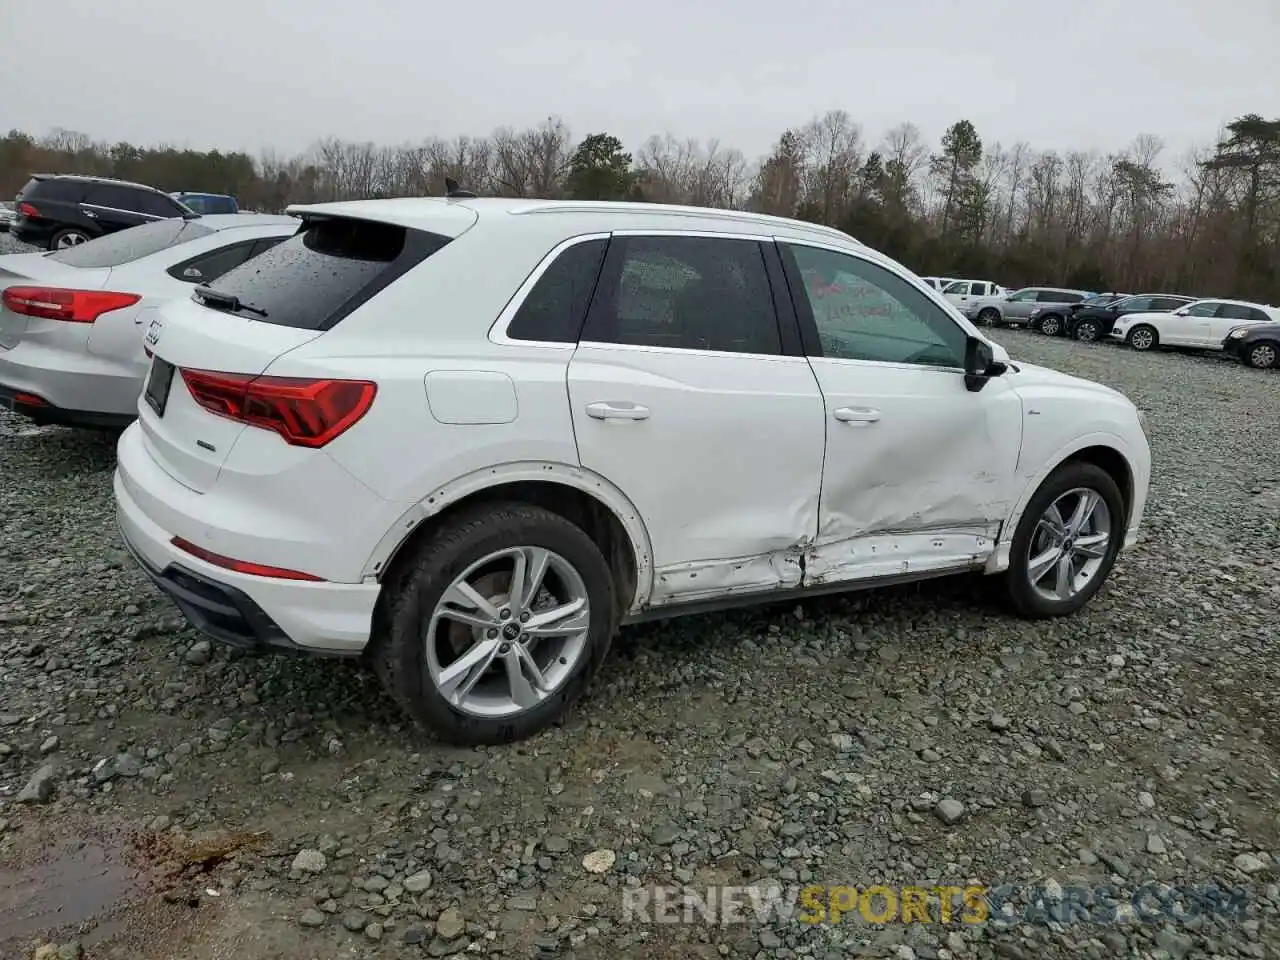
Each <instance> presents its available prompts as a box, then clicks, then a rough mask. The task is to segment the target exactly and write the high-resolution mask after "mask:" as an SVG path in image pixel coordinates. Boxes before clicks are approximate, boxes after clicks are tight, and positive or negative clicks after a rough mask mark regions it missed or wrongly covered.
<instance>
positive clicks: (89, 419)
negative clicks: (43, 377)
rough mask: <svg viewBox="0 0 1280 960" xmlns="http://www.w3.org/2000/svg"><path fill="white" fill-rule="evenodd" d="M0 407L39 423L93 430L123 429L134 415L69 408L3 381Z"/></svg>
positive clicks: (0, 387) (39, 424) (40, 424)
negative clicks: (7, 384)
mask: <svg viewBox="0 0 1280 960" xmlns="http://www.w3.org/2000/svg"><path fill="white" fill-rule="evenodd" d="M0 410H12V411H13V412H14V413H20V414H22V415H23V416H24V417H27V418H28V419H29V420H31V421H32V422H33V423H35V424H36V425H37V426H41V427H45V426H57V427H86V428H89V429H92V430H123V429H124V428H125V427H127V426H128V425H129V424H130V423H132V422H133V420H134V418H133V417H131V416H124V415H121V414H115V413H100V412H98V411H96V410H69V409H67V408H66V407H59V406H55V405H54V404H51V403H49V401H47V400H45V399H44V397H42V396H40V395H39V394H36V393H33V392H31V391H29V390H18V389H16V388H13V387H10V386H6V385H5V384H3V383H0Z"/></svg>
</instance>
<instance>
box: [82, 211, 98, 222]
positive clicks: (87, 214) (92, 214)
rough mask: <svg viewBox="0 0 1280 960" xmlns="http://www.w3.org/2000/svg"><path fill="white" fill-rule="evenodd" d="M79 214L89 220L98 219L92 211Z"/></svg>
mask: <svg viewBox="0 0 1280 960" xmlns="http://www.w3.org/2000/svg"><path fill="white" fill-rule="evenodd" d="M80 212H81V213H83V214H84V215H85V216H86V217H88V218H89V219H90V220H97V219H98V215H97V214H96V213H94V212H93V211H92V210H81V211H80Z"/></svg>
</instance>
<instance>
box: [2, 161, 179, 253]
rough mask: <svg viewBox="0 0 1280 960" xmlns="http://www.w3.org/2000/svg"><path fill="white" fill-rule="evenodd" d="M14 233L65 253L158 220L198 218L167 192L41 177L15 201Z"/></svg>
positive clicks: (96, 179)
mask: <svg viewBox="0 0 1280 960" xmlns="http://www.w3.org/2000/svg"><path fill="white" fill-rule="evenodd" d="M14 211H15V213H16V214H17V216H16V217H15V218H14V221H13V226H12V227H11V228H10V230H11V232H12V233H13V235H14V236H15V237H16V238H17V239H19V240H21V241H22V242H23V243H33V244H35V245H36V246H40V247H48V248H49V249H50V250H61V249H63V248H65V247H74V246H76V245H77V244H81V243H84V242H85V241H86V240H93V239H94V238H96V237H101V236H103V235H104V234H108V233H115V232H116V231H117V230H125V229H127V228H129V227H136V226H138V225H139V224H142V223H151V222H152V221H155V220H167V219H170V218H173V217H195V216H198V214H196V213H195V212H194V211H193V210H191V209H190V208H189V207H186V206H183V205H182V204H181V203H179V202H178V201H177V200H174V199H173V198H172V197H170V196H169V195H168V194H166V193H162V192H161V191H159V190H157V189H155V188H154V187H148V186H145V185H144V184H141V183H129V182H127V181H125V180H108V179H105V178H103V177H79V176H70V175H48V174H39V173H38V174H35V175H34V176H33V177H32V178H31V179H30V180H28V181H27V184H26V186H24V187H23V188H22V190H21V192H20V193H19V194H18V195H17V197H15V198H14Z"/></svg>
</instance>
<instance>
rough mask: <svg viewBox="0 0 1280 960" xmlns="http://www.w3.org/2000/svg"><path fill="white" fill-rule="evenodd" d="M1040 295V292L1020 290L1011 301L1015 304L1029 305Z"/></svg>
mask: <svg viewBox="0 0 1280 960" xmlns="http://www.w3.org/2000/svg"><path fill="white" fill-rule="evenodd" d="M1039 295H1040V291H1039V290H1019V291H1018V292H1017V293H1015V294H1014V295H1013V296H1011V297H1010V298H1009V300H1010V301H1011V302H1013V303H1028V302H1030V301H1032V300H1034V299H1036V297H1038V296H1039Z"/></svg>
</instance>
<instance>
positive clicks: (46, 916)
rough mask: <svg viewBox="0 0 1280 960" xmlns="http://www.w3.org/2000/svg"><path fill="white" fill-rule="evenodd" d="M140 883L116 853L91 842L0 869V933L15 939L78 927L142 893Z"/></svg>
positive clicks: (139, 877) (134, 871) (141, 879)
mask: <svg viewBox="0 0 1280 960" xmlns="http://www.w3.org/2000/svg"><path fill="white" fill-rule="evenodd" d="M144 880H145V878H144V876H143V873H142V871H140V870H138V869H137V868H136V867H133V866H131V865H130V864H128V863H127V862H125V860H124V858H123V857H122V856H121V855H120V854H119V853H118V852H113V851H111V850H109V849H108V848H107V847H105V846H103V845H101V844H97V843H92V842H85V843H82V844H79V845H78V846H74V847H68V848H64V849H62V850H57V851H54V852H52V853H50V854H47V855H46V856H44V857H42V858H41V859H40V860H38V861H36V862H35V863H33V864H31V865H30V866H28V867H25V868H23V869H21V870H9V869H0V931H3V934H4V936H5V937H6V938H14V939H18V938H30V937H32V936H34V935H36V934H39V933H43V932H46V931H49V930H53V929H56V928H62V927H71V926H78V925H79V924H82V923H84V922H85V921H87V920H92V919H94V918H96V917H99V916H100V915H102V914H105V913H109V912H110V911H112V910H113V909H114V908H115V907H117V906H122V905H124V904H125V903H126V902H127V901H128V900H130V899H131V898H132V897H133V896H134V895H138V894H142V893H143V892H144V891H143V887H144ZM94 939H97V938H94ZM87 940H88V938H82V942H86V943H87Z"/></svg>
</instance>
